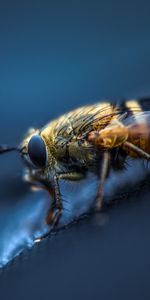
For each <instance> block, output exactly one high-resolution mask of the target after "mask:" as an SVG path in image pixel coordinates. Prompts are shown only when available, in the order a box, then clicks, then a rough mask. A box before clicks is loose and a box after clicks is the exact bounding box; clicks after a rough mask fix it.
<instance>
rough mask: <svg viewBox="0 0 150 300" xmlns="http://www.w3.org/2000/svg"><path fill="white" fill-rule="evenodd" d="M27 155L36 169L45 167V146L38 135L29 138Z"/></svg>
mask: <svg viewBox="0 0 150 300" xmlns="http://www.w3.org/2000/svg"><path fill="white" fill-rule="evenodd" d="M28 155H29V158H30V160H31V161H32V163H33V164H34V165H35V166H36V167H40V168H42V167H45V165H46V146H45V144H44V141H43V139H42V138H41V137H40V136H39V135H34V136H32V137H31V139H30V141H29V143H28Z"/></svg>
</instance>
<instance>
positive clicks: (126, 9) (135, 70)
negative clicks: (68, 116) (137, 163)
mask: <svg viewBox="0 0 150 300" xmlns="http://www.w3.org/2000/svg"><path fill="white" fill-rule="evenodd" d="M149 11H150V3H149V1H146V0H145V1H133V0H131V1H126V2H122V1H118V0H114V1H109V0H107V1H72V0H70V1H55V2H54V1H46V0H44V1H9V0H5V1H1V2H0V105H1V106H0V128H1V130H0V141H1V143H9V144H10V145H12V144H18V143H19V142H20V141H21V140H22V137H23V135H24V133H25V132H26V131H27V129H28V128H29V127H32V126H35V127H39V126H41V125H43V124H45V123H46V122H47V121H49V120H51V119H53V118H55V117H56V116H58V115H60V114H62V113H64V112H66V111H68V110H70V109H72V108H74V107H77V106H80V105H83V104H85V103H94V102H96V101H98V100H99V99H103V98H104V97H111V98H112V97H122V96H124V97H137V96H141V95H142V96H145V95H149V94H150V55H149V53H150V39H149V30H150V18H149ZM0 166H1V168H0V219H2V222H3V226H2V227H1V234H2V233H3V234H4V236H5V237H10V240H11V238H12V237H13V236H12V235H11V234H10V231H11V228H12V227H11V226H14V227H13V230H14V228H15V224H18V226H19V224H20V223H18V222H20V221H18V220H19V219H18V216H19V218H20V217H21V216H22V217H23V218H22V220H29V223H30V216H32V209H33V208H34V204H33V202H32V201H34V200H33V199H35V198H36V197H37V198H38V201H39V202H40V201H41V200H42V196H41V198H40V197H38V196H36V195H35V196H34V197H35V198H34V197H33V198H28V195H30V194H28V193H30V192H29V189H28V187H27V186H26V185H25V184H24V183H22V180H21V176H22V175H21V174H22V165H21V163H20V159H19V157H18V156H17V155H16V154H10V155H8V156H7V155H6V156H3V157H1V158H0ZM134 174H135V173H133V174H132V179H134V177H135V179H136V177H138V175H137V173H136V174H135V175H134ZM123 181H124V179H122V182H123ZM130 181H131V178H130ZM110 187H112V184H110V185H109V188H108V189H110ZM137 198H140V200H141V201H137V200H138V199H137ZM25 199H26V200H27V204H26V201H25ZM44 199H45V197H44ZM30 200H31V202H32V205H31V207H30ZM127 200H128V199H127ZM130 200H131V203H130V204H129V203H127V204H123V205H120V207H115V209H112V211H110V210H109V212H108V215H107V217H106V219H108V223H107V224H106V225H105V226H103V227H101V226H100V227H99V226H98V227H97V226H95V225H93V221H92V219H91V221H90V220H87V221H85V222H84V223H82V224H79V225H75V226H73V227H72V228H71V229H69V230H68V231H65V232H64V233H63V234H62V235H59V236H57V237H56V238H54V239H53V240H47V241H46V242H43V243H42V244H40V245H37V246H36V247H34V248H32V249H33V250H31V252H25V254H22V256H21V257H18V258H17V259H16V260H15V262H14V264H10V265H9V267H8V268H6V271H4V273H2V274H1V281H0V284H1V283H3V286H2V284H1V295H2V296H3V299H5V298H6V299H8V298H10V296H12V295H13V296H14V298H15V299H16V300H17V299H19V300H20V299H27V298H28V299H29V298H30V297H31V298H32V299H34V298H35V297H36V299H41V298H42V299H44V297H45V298H46V299H47V297H48V295H49V296H50V297H51V298H53V299H60V297H62V295H63V297H64V298H65V299H70V298H71V299H73V298H74V299H76V298H79V299H83V298H85V297H86V299H88V298H90V299H91V297H94V298H96V297H101V299H115V300H116V299H119V300H120V299H132V300H133V299H136V300H138V299H143V298H144V299H149V298H150V289H149V276H150V271H149V270H150V268H149V262H150V260H149V251H150V239H149V227H150V221H149V220H150V218H149V213H150V205H149V193H148V191H147V194H144V192H141V194H139V195H136V196H135V197H134V195H133V197H131V199H130ZM132 200H134V201H133V202H132ZM45 201H46V200H45ZM38 205H39V207H40V204H37V202H36V204H35V206H36V209H37V210H36V212H35V216H38V214H40V209H39V208H38ZM41 205H44V204H43V203H42V204H41ZM15 208H16V211H15ZM30 209H31V210H30ZM38 209H39V210H38ZM4 212H5V213H4ZM17 212H18V214H17ZM20 212H21V214H20ZM28 212H29V214H28ZM43 213H44V211H43ZM16 214H17V216H16ZM6 215H7V217H6ZM25 216H26V217H27V218H25ZM28 218H29V219H28ZM41 218H42V216H41ZM104 219H105V218H104ZM41 220H42V219H41ZM16 222H17V223H16ZM104 223H105V222H104ZM30 224H31V223H30ZM4 228H6V231H7V228H8V231H9V232H7V234H8V235H5V233H4V231H3V229H4ZM36 230H38V223H37V228H36ZM15 232H16V231H15V230H14V233H15ZM3 241H4V240H3ZM5 241H6V244H5V245H6V248H7V238H6V240H5ZM31 242H32V238H31ZM23 243H24V241H23ZM26 243H27V239H26V241H25V244H26ZM23 246H24V245H23ZM2 248H3V246H2V242H1V241H0V249H2ZM6 248H5V249H6ZM3 249H4V248H3ZM5 249H4V252H5ZM9 249H10V248H9V247H8V249H7V250H8V252H9ZM15 249H16V248H15ZM12 251H13V250H12ZM4 252H3V253H4ZM10 252H11V251H10ZM10 252H9V254H10ZM15 253H16V252H14V253H13V255H15ZM5 254H6V252H5ZM11 255H12V254H11ZM11 255H10V256H11ZM8 256H9V255H8ZM8 256H7V257H8ZM7 257H5V258H7ZM22 291H23V293H22Z"/></svg>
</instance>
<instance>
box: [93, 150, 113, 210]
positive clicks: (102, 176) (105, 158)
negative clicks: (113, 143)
mask: <svg viewBox="0 0 150 300" xmlns="http://www.w3.org/2000/svg"><path fill="white" fill-rule="evenodd" d="M109 160H110V155H109V153H108V151H105V152H104V154H103V160H102V168H101V173H100V183H99V187H98V191H97V195H96V205H95V206H96V211H100V209H101V207H102V203H103V196H104V183H105V180H106V177H107V172H108V167H109Z"/></svg>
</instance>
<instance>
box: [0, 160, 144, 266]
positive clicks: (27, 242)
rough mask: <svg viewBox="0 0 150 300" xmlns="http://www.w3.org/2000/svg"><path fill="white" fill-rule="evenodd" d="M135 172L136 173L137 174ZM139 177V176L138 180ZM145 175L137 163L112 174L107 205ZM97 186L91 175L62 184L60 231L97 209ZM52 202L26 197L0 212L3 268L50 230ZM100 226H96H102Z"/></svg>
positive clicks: (45, 196) (40, 194)
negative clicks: (49, 212)
mask: <svg viewBox="0 0 150 300" xmlns="http://www.w3.org/2000/svg"><path fill="white" fill-rule="evenodd" d="M135 172H136V173H135ZM135 174H136V176H135ZM145 175H146V170H145V168H144V165H143V164H142V163H141V162H137V163H136V164H134V165H132V164H131V163H130V167H128V169H127V170H125V171H124V172H117V173H115V172H112V173H111V174H110V176H109V178H108V179H107V181H106V184H105V201H106V202H109V201H111V200H112V199H113V198H114V197H115V195H116V194H117V192H119V193H120V192H121V190H123V189H124V188H125V186H127V185H128V187H129V186H133V184H135V183H137V182H138V181H140V180H141V179H143V178H144V176H145ZM97 186H98V178H97V176H96V175H94V174H92V173H89V174H88V175H87V177H86V178H85V179H83V180H80V181H76V182H72V181H65V180H60V191H61V196H62V201H63V213H62V216H61V218H60V222H59V225H58V227H59V228H61V227H63V226H64V225H67V224H69V223H71V222H72V221H74V220H75V219H77V218H79V217H80V216H81V215H83V214H85V213H87V212H88V211H89V209H90V208H92V206H93V205H94V200H95V196H96V191H97ZM50 203H51V199H50V196H49V195H48V194H47V193H46V192H45V191H36V192H31V193H29V194H27V195H26V196H25V197H22V199H20V201H19V203H17V204H15V206H13V207H11V208H10V209H8V208H7V209H1V212H0V227H1V231H0V241H1V242H0V266H1V267H2V266H4V265H5V264H6V263H8V262H9V261H10V260H12V259H13V257H15V256H17V255H18V254H19V253H21V252H22V251H23V249H25V248H27V247H31V246H33V244H34V241H35V239H36V238H37V237H40V236H41V235H43V234H44V233H46V232H48V231H49V230H50V229H51V228H49V226H47V225H46V224H45V217H46V215H47V212H48V210H49V208H50ZM100 223H101V222H97V224H100Z"/></svg>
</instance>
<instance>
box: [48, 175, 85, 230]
mask: <svg viewBox="0 0 150 300" xmlns="http://www.w3.org/2000/svg"><path fill="white" fill-rule="evenodd" d="M83 178H84V175H83V174H82V173H77V172H68V173H61V174H56V175H55V176H54V201H53V203H52V207H51V209H50V211H49V213H48V216H47V218H46V223H47V224H48V225H50V224H53V226H54V227H56V226H57V224H58V222H59V219H60V217H61V214H62V209H63V206H62V201H61V193H60V188H59V180H60V179H64V180H65V179H66V180H71V181H78V180H81V179H83Z"/></svg>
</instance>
